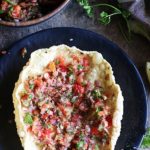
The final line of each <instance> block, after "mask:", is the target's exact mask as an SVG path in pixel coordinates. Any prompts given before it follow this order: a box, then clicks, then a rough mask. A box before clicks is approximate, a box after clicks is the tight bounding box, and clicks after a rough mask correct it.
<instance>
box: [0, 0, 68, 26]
mask: <svg viewBox="0 0 150 150" xmlns="http://www.w3.org/2000/svg"><path fill="white" fill-rule="evenodd" d="M69 1H70V0H0V24H1V25H5V26H15V27H17V26H20V27H23V26H30V25H34V24H37V23H40V22H43V21H45V20H47V19H48V18H50V17H52V16H54V15H55V14H56V13H58V12H59V11H60V10H62V9H63V8H64V7H65V6H66V5H67V4H68V3H69Z"/></svg>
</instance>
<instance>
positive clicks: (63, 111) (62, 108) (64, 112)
mask: <svg viewBox="0 0 150 150" xmlns="http://www.w3.org/2000/svg"><path fill="white" fill-rule="evenodd" d="M57 105H58V107H59V109H60V110H61V112H62V113H63V115H64V116H66V115H67V113H66V111H65V108H64V106H63V105H61V104H59V103H58V104H57Z"/></svg>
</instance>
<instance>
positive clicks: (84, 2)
mask: <svg viewBox="0 0 150 150" xmlns="http://www.w3.org/2000/svg"><path fill="white" fill-rule="evenodd" d="M77 2H78V3H79V4H80V5H81V6H82V7H83V9H84V10H85V12H86V13H87V15H88V16H89V17H92V16H93V8H92V6H90V4H89V1H88V0H77Z"/></svg>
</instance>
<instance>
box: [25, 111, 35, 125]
mask: <svg viewBox="0 0 150 150" xmlns="http://www.w3.org/2000/svg"><path fill="white" fill-rule="evenodd" d="M24 122H25V123H26V124H30V125H31V124H32V123H33V119H32V116H31V114H29V113H26V115H25V117H24Z"/></svg>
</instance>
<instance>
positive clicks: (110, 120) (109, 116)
mask: <svg viewBox="0 0 150 150" xmlns="http://www.w3.org/2000/svg"><path fill="white" fill-rule="evenodd" d="M106 121H107V122H108V126H109V127H111V126H112V117H111V115H108V116H107V117H106Z"/></svg>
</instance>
